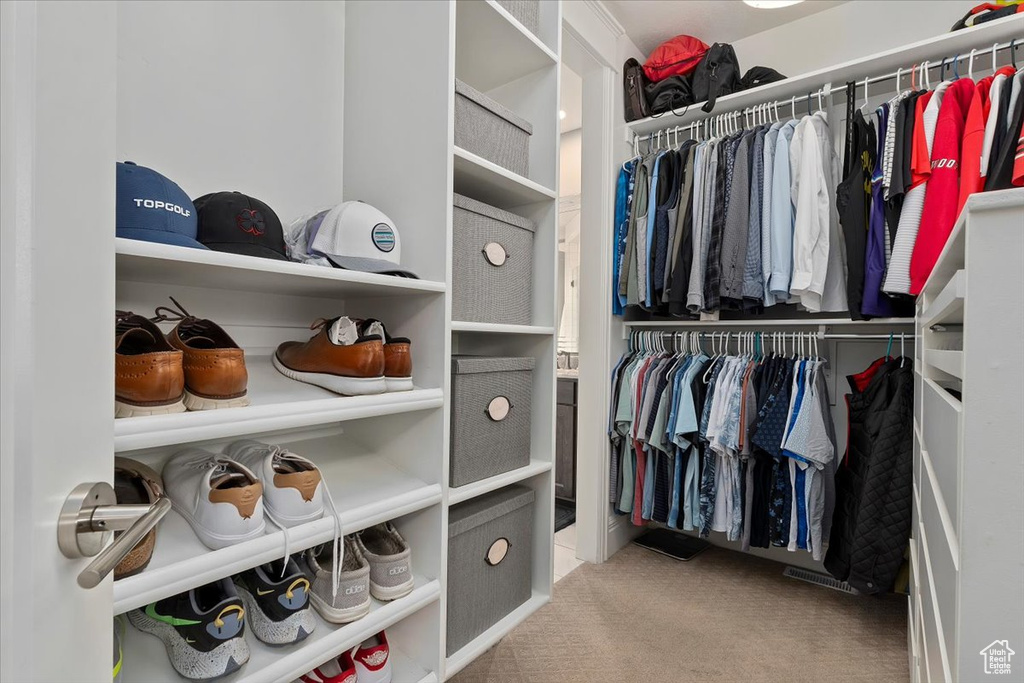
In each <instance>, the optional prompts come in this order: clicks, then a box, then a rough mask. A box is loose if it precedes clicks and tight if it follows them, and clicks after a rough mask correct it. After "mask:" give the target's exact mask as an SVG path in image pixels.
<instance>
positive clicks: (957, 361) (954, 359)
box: [924, 349, 964, 379]
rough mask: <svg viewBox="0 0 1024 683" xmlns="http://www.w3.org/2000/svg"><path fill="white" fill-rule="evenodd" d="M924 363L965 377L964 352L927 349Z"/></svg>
mask: <svg viewBox="0 0 1024 683" xmlns="http://www.w3.org/2000/svg"><path fill="white" fill-rule="evenodd" d="M924 364H925V365H927V366H929V367H933V368H935V369H936V370H940V371H942V372H944V373H946V374H947V375H951V376H953V377H956V378H957V379H963V378H964V352H963V351H956V350H946V349H925V350H924Z"/></svg>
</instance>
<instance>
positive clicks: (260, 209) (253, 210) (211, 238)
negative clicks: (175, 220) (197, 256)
mask: <svg viewBox="0 0 1024 683" xmlns="http://www.w3.org/2000/svg"><path fill="white" fill-rule="evenodd" d="M194 203H195V206H196V213H197V214H198V217H199V229H198V231H197V235H196V239H198V240H199V241H200V242H201V243H202V244H205V245H206V246H207V247H209V248H210V249H213V250H215V251H225V252H228V253H230V254H242V255H243V256H261V257H263V258H270V259H277V260H278V261H287V260H288V255H287V253H286V252H285V246H284V230H283V229H282V227H281V220H280V219H279V218H278V217H277V214H276V213H274V210H273V209H271V208H270V207H269V206H267V205H266V204H264V203H263V202H261V201H260V200H258V199H256V198H255V197H250V196H248V195H244V194H242V193H241V192H214V193H212V194H207V195H203V196H202V197H200V198H199V199H197V200H195V202H194Z"/></svg>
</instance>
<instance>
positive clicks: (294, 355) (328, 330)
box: [274, 317, 387, 396]
mask: <svg viewBox="0 0 1024 683" xmlns="http://www.w3.org/2000/svg"><path fill="white" fill-rule="evenodd" d="M310 329H314V330H317V333H316V334H315V335H313V336H312V337H311V338H310V339H309V341H306V342H294V341H293V342H285V343H283V344H281V345H280V346H278V347H277V352H276V353H275V354H274V367H275V368H277V370H278V371H279V372H280V373H281V374H282V375H284V376H285V377H289V378H291V379H294V380H298V381H299V382H306V383H307V384H315V385H316V386H318V387H323V388H324V389H327V390H328V391H333V392H334V393H336V394H344V395H346V396H359V395H364V394H380V393H383V392H384V391H386V390H387V384H386V383H385V381H384V342H383V340H382V339H381V338H380V337H361V336H359V334H358V331H357V330H356V327H355V323H354V322H352V321H351V320H349V319H348V318H346V317H341V318H335V319H334V320H330V321H328V320H318V321H316V322H314V323H313V325H312V326H311V327H310Z"/></svg>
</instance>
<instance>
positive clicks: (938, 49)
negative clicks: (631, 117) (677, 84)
mask: <svg viewBox="0 0 1024 683" xmlns="http://www.w3.org/2000/svg"><path fill="white" fill-rule="evenodd" d="M460 7H461V5H460ZM1022 35H1024V16H1021V15H1019V14H1018V15H1015V16H1012V17H1007V18H1005V19H999V20H996V21H991V22H988V23H985V24H981V25H980V26H974V27H972V28H968V29H964V30H962V31H954V32H952V33H946V34H943V35H940V36H936V37H934V38H928V39H927V40H921V41H918V42H916V43H912V44H910V45H904V46H900V47H898V48H895V49H892V50H886V51H884V52H878V53H875V54H873V55H870V56H868V57H862V58H861V59H854V60H851V61H849V62H844V63H842V64H836V65H834V66H830V67H826V68H824V69H818V70H817V71H810V72H808V73H805V74H800V75H799V76H794V77H792V78H787V79H785V80H782V81H777V82H775V83H769V84H767V85H762V86H760V87H758V88H752V89H750V90H743V91H741V92H738V93H734V94H732V95H726V96H723V97H720V98H718V102H717V103H716V106H715V110H714V112H712V114H718V113H722V112H730V111H736V110H739V109H743V108H745V107H750V106H753V105H756V104H761V103H762V102H768V101H775V100H778V101H780V103H781V101H782V100H789V99H790V98H792V97H794V96H795V97H796V98H797V111H798V112H799V111H800V110H799V107H800V104H801V98H806V97H807V93H808V92H810V91H816V90H817V89H818V88H820V87H821V86H822V85H824V84H826V83H831V84H832V90H833V92H835V91H836V90H839V89H840V88H841V87H842V86H843V84H844V83H846V82H847V81H851V80H855V79H857V80H859V79H862V78H864V77H865V76H876V75H880V74H883V73H887V72H890V71H895V70H896V69H898V68H901V67H902V68H903V69H904V70H905V71H906V72H907V79H908V80H907V81H906V82H907V83H909V82H910V81H909V78H910V67H911V66H912V65H914V64H920V63H921V62H923V61H925V60H932V62H933V63H934V64H935V65H937V64H938V63H939V61H940V60H941V59H943V58H944V57H946V58H949V57H952V56H954V55H957V54H959V55H961V58H966V57H967V55H968V53H969V52H970V51H971V49H972V48H979V49H984V48H985V47H987V46H991V45H992V44H993V43H996V42H1005V41H1007V40H1010V39H1013V38H1017V39H1018V40H1019V39H1021V37H1022ZM965 67H966V65H965V64H964V65H962V66H961V68H965ZM698 104H700V103H698ZM698 104H695V105H692V106H690V107H687V108H686V109H685V110H683V112H682V113H681V114H680V115H672V114H662V115H660V116H657V117H648V118H646V119H640V120H638V121H633V122H631V123H627V124H626V133H627V138H628V141H631V140H632V135H647V134H648V133H652V132H655V131H658V130H664V129H666V128H671V127H673V126H684V125H687V124H689V123H692V122H693V121H697V120H699V119H703V118H705V117H706V116H708V115H707V114H705V113H704V112H703V111H701V109H700V106H698ZM779 111H780V113H782V111H783V110H782V107H781V104H780V109H779ZM786 113H788V110H786Z"/></svg>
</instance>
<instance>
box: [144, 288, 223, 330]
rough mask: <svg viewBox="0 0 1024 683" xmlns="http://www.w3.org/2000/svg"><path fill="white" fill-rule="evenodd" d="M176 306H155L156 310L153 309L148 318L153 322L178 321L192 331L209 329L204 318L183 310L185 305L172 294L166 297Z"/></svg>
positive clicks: (184, 327)
mask: <svg viewBox="0 0 1024 683" xmlns="http://www.w3.org/2000/svg"><path fill="white" fill-rule="evenodd" d="M167 298H168V299H170V300H171V302H172V303H173V304H174V305H175V306H176V307H177V308H171V307H169V306H157V307H156V310H155V311H153V312H154V313H155V314H156V315H154V316H153V317H152V318H150V320H151V321H152V322H154V323H164V322H169V323H176V322H180V323H181V327H182V328H183V329H186V330H188V331H189V332H193V333H202V332H206V331H207V330H209V329H210V326H209V325H208V324H207V322H206V321H205V320H201V319H200V318H197V317H195V316H194V315H192V314H191V313H189V312H188V311H186V310H185V307H184V306H182V305H181V304H180V303H178V300H177V299H175V298H174V297H173V296H169V297H167Z"/></svg>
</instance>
